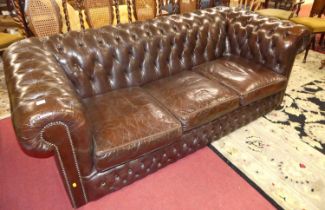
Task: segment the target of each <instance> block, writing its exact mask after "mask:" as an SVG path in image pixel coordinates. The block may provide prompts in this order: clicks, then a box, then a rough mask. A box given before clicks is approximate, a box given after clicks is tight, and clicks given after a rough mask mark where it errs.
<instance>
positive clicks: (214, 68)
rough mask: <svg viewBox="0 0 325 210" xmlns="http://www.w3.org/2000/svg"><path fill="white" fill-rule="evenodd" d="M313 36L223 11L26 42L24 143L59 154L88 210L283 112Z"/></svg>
mask: <svg viewBox="0 0 325 210" xmlns="http://www.w3.org/2000/svg"><path fill="white" fill-rule="evenodd" d="M309 35H310V33H309V31H308V30H307V29H306V28H305V27H303V26H299V25H295V24H293V23H290V22H287V21H280V20H277V19H272V18H266V17H261V16H259V15H257V14H255V13H249V12H246V11H237V10H232V9H229V8H225V7H217V8H212V9H207V10H202V11H196V12H193V13H189V14H184V15H173V16H168V17H160V18H156V19H154V20H150V21H146V22H137V23H133V24H125V25H119V26H116V27H112V26H108V27H104V28H101V29H98V30H86V31H84V32H81V33H80V32H70V33H67V34H64V35H62V34H60V35H55V36H51V37H47V38H44V39H38V38H31V39H27V40H24V41H21V42H19V43H16V44H14V45H13V46H11V47H10V48H9V49H8V50H7V51H6V52H5V54H4V68H5V75H6V81H7V86H8V90H9V95H10V102H11V111H12V121H13V125H14V128H15V132H16V135H17V138H18V140H19V142H20V144H21V146H22V148H23V149H24V150H25V151H26V152H27V153H29V154H30V155H32V156H36V157H44V156H45V157H46V156H51V155H55V157H56V160H57V165H58V168H59V171H60V172H61V175H62V179H63V182H64V185H65V188H66V190H67V193H68V195H69V197H70V199H71V203H72V205H73V206H74V207H79V206H81V205H84V204H85V203H87V202H89V201H92V200H95V199H98V198H100V197H101V196H103V195H105V194H108V193H110V192H114V191H116V190H118V189H120V188H122V187H124V186H127V185H129V184H131V183H132V182H134V181H136V180H139V179H141V178H143V177H145V176H147V175H148V174H151V173H153V172H155V171H157V170H158V169H160V168H162V167H164V166H166V165H168V164H170V163H172V162H175V161H176V160H178V159H180V158H182V157H184V156H186V155H188V154H190V153H192V152H194V151H196V150H198V149H200V148H202V147H204V146H206V145H207V144H208V143H210V142H211V141H212V140H216V139H218V138H220V137H222V136H224V135H226V134H227V133H229V132H231V131H233V130H235V129H236V128H238V127H240V126H243V125H245V124H247V123H249V122H250V121H252V120H254V119H256V118H258V117H260V116H262V115H264V114H266V113H267V112H269V111H271V110H272V109H274V108H276V107H277V106H278V105H279V104H280V103H281V100H282V98H283V94H284V91H285V89H286V86H287V81H288V78H289V75H290V71H291V68H292V65H293V62H294V59H295V56H296V53H297V50H298V49H299V48H301V46H302V45H303V44H304V43H305V40H306V37H307V38H308V37H309ZM44 173H46V172H44Z"/></svg>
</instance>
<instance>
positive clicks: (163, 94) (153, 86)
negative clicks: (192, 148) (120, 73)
mask: <svg viewBox="0 0 325 210" xmlns="http://www.w3.org/2000/svg"><path fill="white" fill-rule="evenodd" d="M218 60H219V59H218ZM144 88H145V89H146V90H147V91H148V92H149V93H150V94H151V95H152V96H153V97H154V98H155V99H157V100H158V101H159V102H160V103H161V104H162V105H163V106H165V107H166V108H167V109H168V110H169V111H170V112H171V113H172V114H174V115H175V116H176V118H177V119H178V120H179V121H180V122H181V123H182V126H183V130H184V131H187V130H190V129H192V128H195V127H198V126H200V125H202V124H204V123H207V122H210V121H212V120H214V119H216V118H217V117H218V116H221V115H223V114H225V113H227V112H230V111H232V110H234V109H235V108H237V107H238V106H239V97H238V95H237V94H236V93H235V92H234V91H232V90H230V89H229V88H227V87H225V86H223V85H222V84H220V83H218V82H214V81H211V80H209V79H207V78H205V77H203V76H201V75H199V74H197V73H195V72H190V71H184V72H181V73H179V74H176V75H173V76H171V77H167V78H164V79H161V80H158V81H155V82H152V83H149V84H147V85H145V86H144Z"/></svg>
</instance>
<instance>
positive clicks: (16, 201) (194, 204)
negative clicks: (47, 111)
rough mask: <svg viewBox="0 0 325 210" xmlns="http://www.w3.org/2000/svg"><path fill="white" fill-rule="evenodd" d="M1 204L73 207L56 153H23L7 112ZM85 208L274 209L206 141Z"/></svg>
mask: <svg viewBox="0 0 325 210" xmlns="http://www.w3.org/2000/svg"><path fill="white" fill-rule="evenodd" d="M0 166H1V168H2V173H1V175H0V176H1V177H0V209H3V210H7V209H8V210H11V209H16V210H19V209H34V210H38V209H42V210H43V209H53V210H56V209H60V210H62V209H73V208H72V207H71V205H70V202H69V200H68V196H67V194H66V192H65V190H64V187H63V182H62V181H61V178H60V175H59V172H58V170H57V167H56V165H55V161H54V158H53V157H51V158H47V159H39V158H33V157H30V156H28V155H26V154H25V153H24V152H23V151H22V149H21V148H20V147H19V145H18V142H17V140H16V137H15V134H14V131H13V128H12V124H11V121H10V118H6V119H3V120H0ZM79 209H82V210H88V209H96V210H97V209H98V210H101V209H106V210H107V209H133V210H137V209H141V210H145V209H158V210H159V209H164V210H166V209H168V210H174V209H175V210H176V209H177V210H181V209H186V210H192V209H193V210H194V209H195V210H196V209H206V210H209V209H213V210H215V209H231V210H236V209H276V207H275V206H274V205H272V203H270V202H269V201H268V200H267V199H266V198H264V197H263V195H261V194H260V193H259V192H258V191H257V190H256V189H254V188H253V187H252V186H251V185H250V184H249V183H248V182H247V181H245V179H244V178H242V177H241V176H240V175H239V174H238V173H237V172H236V171H234V170H233V169H232V168H231V167H230V166H228V165H227V163H226V162H225V161H224V160H222V159H221V158H220V157H219V156H218V155H216V154H215V153H214V151H212V150H211V149H209V148H208V147H205V148H203V149H201V150H199V151H197V152H195V153H193V154H191V155H189V156H187V157H185V158H183V159H181V160H179V161H177V162H176V163H173V164H171V165H169V166H167V167H165V168H164V169H162V170H159V171H158V172H156V173H154V174H152V175H149V176H147V177H146V178H144V179H142V180H139V181H137V182H135V183H133V184H132V185H130V186H127V187H125V188H123V189H121V190H119V191H117V192H114V193H111V194H109V195H106V196H104V197H102V198H101V199H99V200H96V201H93V202H90V203H88V204H87V205H85V206H83V207H81V208H79Z"/></svg>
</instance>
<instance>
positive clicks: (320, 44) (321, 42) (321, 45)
mask: <svg viewBox="0 0 325 210" xmlns="http://www.w3.org/2000/svg"><path fill="white" fill-rule="evenodd" d="M324 37H325V33H322V34H321V36H320V39H319V46H320V48H321V49H322V48H323V47H324V46H323V44H324Z"/></svg>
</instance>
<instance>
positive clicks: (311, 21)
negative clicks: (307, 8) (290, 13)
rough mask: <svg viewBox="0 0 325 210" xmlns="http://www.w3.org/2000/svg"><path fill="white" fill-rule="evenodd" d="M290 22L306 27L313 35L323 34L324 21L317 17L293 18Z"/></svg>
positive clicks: (324, 28) (324, 29)
mask: <svg viewBox="0 0 325 210" xmlns="http://www.w3.org/2000/svg"><path fill="white" fill-rule="evenodd" d="M290 21H292V22H294V23H297V24H302V25H305V26H307V27H308V28H309V29H310V30H311V31H312V32H313V33H319V32H325V19H324V18H318V17H295V18H291V19H290Z"/></svg>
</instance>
